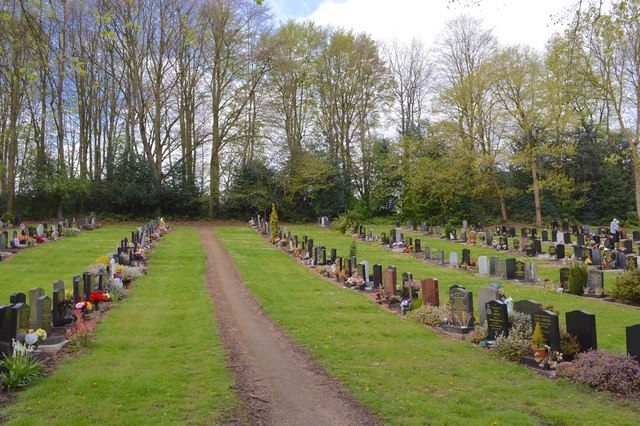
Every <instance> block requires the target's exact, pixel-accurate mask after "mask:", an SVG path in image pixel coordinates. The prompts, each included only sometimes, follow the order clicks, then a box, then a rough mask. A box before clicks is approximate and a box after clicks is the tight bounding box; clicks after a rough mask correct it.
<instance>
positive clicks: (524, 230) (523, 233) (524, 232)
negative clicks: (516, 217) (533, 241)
mask: <svg viewBox="0 0 640 426" xmlns="http://www.w3.org/2000/svg"><path fill="white" fill-rule="evenodd" d="M528 236H529V233H528V232H527V228H520V237H521V238H527V237H528ZM522 245H524V243H522Z"/></svg>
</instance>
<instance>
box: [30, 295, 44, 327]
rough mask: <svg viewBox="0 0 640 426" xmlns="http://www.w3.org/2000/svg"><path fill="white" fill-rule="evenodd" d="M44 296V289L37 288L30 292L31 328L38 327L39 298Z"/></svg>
mask: <svg viewBox="0 0 640 426" xmlns="http://www.w3.org/2000/svg"><path fill="white" fill-rule="evenodd" d="M41 296H44V288H41V287H35V288H32V289H31V290H29V306H30V308H31V310H30V311H29V317H30V318H31V326H35V325H36V319H37V316H38V311H37V309H38V298H40V297H41Z"/></svg>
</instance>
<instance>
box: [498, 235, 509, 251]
mask: <svg viewBox="0 0 640 426" xmlns="http://www.w3.org/2000/svg"><path fill="white" fill-rule="evenodd" d="M500 246H502V249H503V250H508V249H509V238H507V237H500Z"/></svg>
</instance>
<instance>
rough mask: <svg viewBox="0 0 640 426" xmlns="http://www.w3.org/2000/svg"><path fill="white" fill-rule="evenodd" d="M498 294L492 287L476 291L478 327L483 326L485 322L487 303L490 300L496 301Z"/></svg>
mask: <svg viewBox="0 0 640 426" xmlns="http://www.w3.org/2000/svg"><path fill="white" fill-rule="evenodd" d="M499 298H500V292H499V291H498V289H496V288H493V287H482V288H481V289H479V290H478V319H479V320H480V325H484V323H485V322H486V321H487V306H486V305H487V303H489V302H490V301H492V300H498V299H499Z"/></svg>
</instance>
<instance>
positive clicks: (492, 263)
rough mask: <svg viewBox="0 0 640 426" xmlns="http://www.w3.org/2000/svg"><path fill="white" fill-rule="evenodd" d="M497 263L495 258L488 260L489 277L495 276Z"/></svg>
mask: <svg viewBox="0 0 640 426" xmlns="http://www.w3.org/2000/svg"><path fill="white" fill-rule="evenodd" d="M497 261H498V258H497V257H495V256H491V259H489V275H496V262H497Z"/></svg>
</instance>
